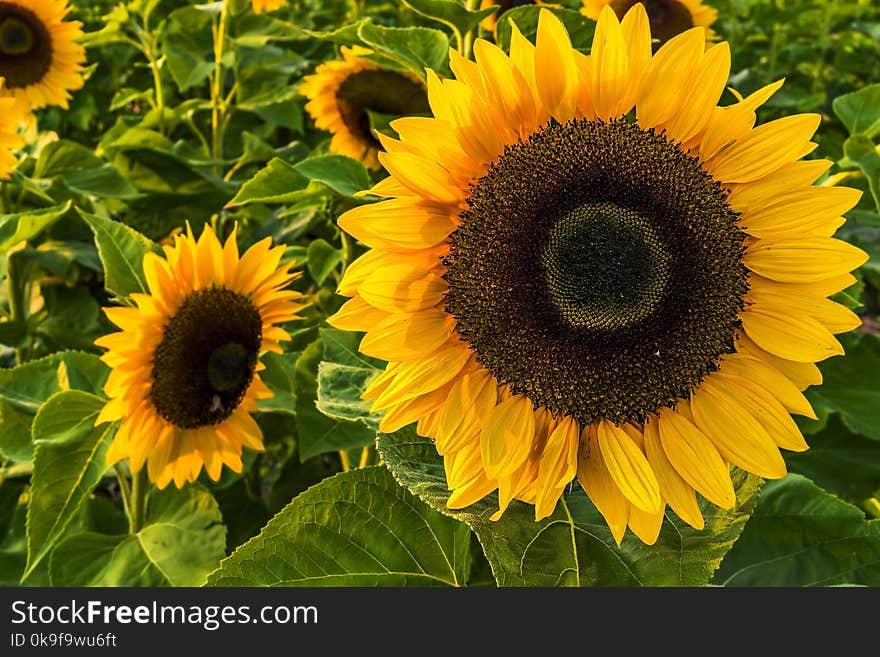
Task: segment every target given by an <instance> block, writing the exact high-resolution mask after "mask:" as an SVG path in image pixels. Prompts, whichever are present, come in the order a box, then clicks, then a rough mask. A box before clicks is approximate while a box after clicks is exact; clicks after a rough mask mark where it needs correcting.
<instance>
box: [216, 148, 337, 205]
mask: <svg viewBox="0 0 880 657" xmlns="http://www.w3.org/2000/svg"><path fill="white" fill-rule="evenodd" d="M323 189H324V187H323V185H321V184H320V183H318V182H314V183H312V182H310V181H309V179H308V178H306V177H305V176H304V175H303V174H301V173H299V172H298V171H297V170H296V168H295V167H294V166H293V165H292V164H288V163H287V162H285V161H284V160H282V159H281V158H280V157H276V158H274V159H273V160H271V161H270V162H269V163H268V164H267V165H266V166H265V167H263V168H262V169H260V170H259V171H258V172H257V175H255V176H254V177H253V178H251V179H250V180H248V181H247V182H246V183H245V184H244V185H242V186H241V189H240V190H238V194H236V195H235V198H233V199H232V200H231V201H229V204H228V205H229V207H232V206H236V205H248V204H250V203H291V202H293V201H300V200H302V199H303V198H307V197H312V196H314V197H318V196H320V194H321V193H322V191H323Z"/></svg>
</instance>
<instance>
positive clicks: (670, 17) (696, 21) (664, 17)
mask: <svg viewBox="0 0 880 657" xmlns="http://www.w3.org/2000/svg"><path fill="white" fill-rule="evenodd" d="M581 1H582V2H583V7H582V8H581V13H582V14H584V15H585V16H587V17H588V18H592V19H593V20H597V19H598V18H599V14H600V13H601V12H602V9H603V8H605V7H606V6H610V7H611V8H612V9H613V10H614V13H615V14H617V17H618V18H619V19H621V20H622V19H623V17H624V16H625V15H626V12H628V11H629V10H630V8H632V7H633V6H634V5H636V4H642V5H644V7H645V10H646V11H647V12H648V20H649V21H650V22H651V36H652V37H654V39H657V40H658V41H659V42H660V43H663V42H665V41H668V40H669V39H671V38H672V37H674V36H676V35H678V34H681V33H682V32H684V31H685V30H689V29H690V28H692V27H705V28H706V39H707V40H708V41H714V40H715V38H716V36H715V33H714V32H713V31H712V30H711V29H709V27H710V26H711V25H712V23H714V22H715V19H716V18H718V10H717V9H715V8H714V7H711V6H709V5H707V4H704V3H703V0H581Z"/></svg>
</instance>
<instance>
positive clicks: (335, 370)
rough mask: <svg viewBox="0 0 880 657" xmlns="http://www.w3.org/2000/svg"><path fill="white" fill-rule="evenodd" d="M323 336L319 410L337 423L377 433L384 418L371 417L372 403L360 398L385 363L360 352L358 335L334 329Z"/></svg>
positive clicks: (324, 330) (319, 370) (359, 336)
mask: <svg viewBox="0 0 880 657" xmlns="http://www.w3.org/2000/svg"><path fill="white" fill-rule="evenodd" d="M320 333H321V341H322V342H323V344H324V360H322V361H321V363H320V364H319V365H318V401H317V406H318V410H319V411H321V412H322V413H323V414H324V415H327V416H328V417H331V418H335V419H338V420H349V421H352V422H362V423H363V424H365V425H366V426H367V427H369V428H370V429H371V430H372V431H373V432H375V431H376V430H377V429H378V428H379V420H380V419H381V415H378V414H374V413H370V406H372V402H371V401H368V400H365V399H361V394H362V393H363V391H364V390H365V389H366V387H367V385H368V384H369V383H370V381H372V380H373V379H374V378H376V376H378V375H379V373H380V372H382V370H383V369H384V363H382V362H381V361H377V360H376V359H375V358H370V357H369V356H365V355H363V354H361V353H359V352H358V350H357V346H358V343H359V342H360V339H361V335H360V334H359V333H353V332H351V331H340V330H339V329H333V328H322V329H321V331H320Z"/></svg>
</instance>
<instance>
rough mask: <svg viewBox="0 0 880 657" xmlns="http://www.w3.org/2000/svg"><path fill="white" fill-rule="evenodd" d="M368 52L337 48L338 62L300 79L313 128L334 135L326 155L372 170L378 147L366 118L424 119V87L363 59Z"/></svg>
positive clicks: (420, 82) (425, 103)
mask: <svg viewBox="0 0 880 657" xmlns="http://www.w3.org/2000/svg"><path fill="white" fill-rule="evenodd" d="M370 54H372V51H370V50H368V49H366V48H362V47H360V46H352V47H350V48H349V47H346V46H343V47H342V59H339V60H334V61H329V62H324V63H323V64H321V65H320V66H318V68H317V69H316V70H315V72H314V74H312V75H307V76H306V77H305V78H304V79H303V84H302V87H300V92H301V93H302V94H303V95H304V96H306V98H308V99H309V102H308V103H306V110H307V111H308V113H309V114H310V115H311V116H312V118H313V119H314V120H315V125H317V126H318V128H320V129H322V130H328V131H330V132H332V133H333V138H332V139H331V141H330V150H331V151H332V152H334V153H338V154H340V155H347V156H348V157H351V158H354V159H356V160H361V161H362V162H363V163H364V164H365V165H366V166H367V167H369V168H371V169H376V168H378V167H379V160H378V159H377V158H376V155H377V154H378V152H379V151H380V150H381V148H382V145H381V143H380V141H379V139H378V138H377V137H376V136H375V135H374V134H373V131H372V129H371V124H370V113H374V114H379V115H387V116H404V115H412V114H427V113H428V112H429V111H430V110H429V107H428V99H427V95H426V91H425V85H424V83H423V82H422V80H420V79H419V78H418V77H416V76H415V75H410V74H408V73H403V72H400V71H392V70H388V69H384V68H381V67H380V66H378V65H377V64H375V63H373V62H371V61H370V60H368V59H365V58H364V56H365V55H370Z"/></svg>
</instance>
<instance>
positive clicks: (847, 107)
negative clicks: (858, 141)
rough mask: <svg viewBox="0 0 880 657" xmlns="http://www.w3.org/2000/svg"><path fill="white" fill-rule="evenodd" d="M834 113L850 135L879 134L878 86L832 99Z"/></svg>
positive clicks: (871, 135)
mask: <svg viewBox="0 0 880 657" xmlns="http://www.w3.org/2000/svg"><path fill="white" fill-rule="evenodd" d="M833 106H834V113H835V114H837V116H838V117H839V118H840V120H841V121H843V125H845V126H846V128H847V130H849V131H850V133H851V134H856V133H861V134H863V135H865V136H866V137H869V138H871V137H876V136H877V135H878V134H880V84H872V85H869V86H867V87H864V88H862V89H859V90H858V91H854V92H853V93H851V94H846V95H843V96H838V97H837V98H835V99H834V103H833Z"/></svg>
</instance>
